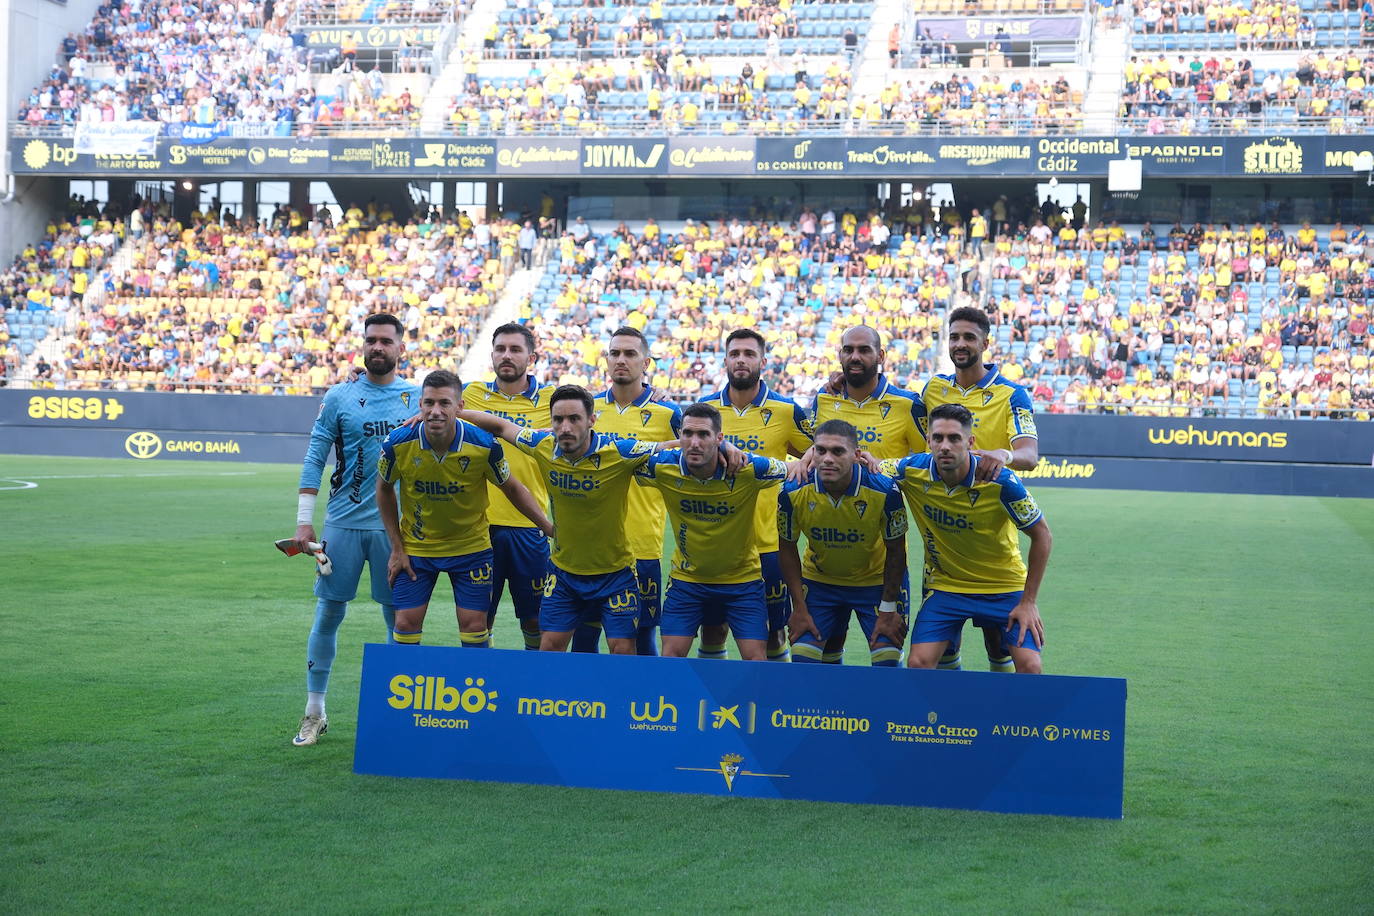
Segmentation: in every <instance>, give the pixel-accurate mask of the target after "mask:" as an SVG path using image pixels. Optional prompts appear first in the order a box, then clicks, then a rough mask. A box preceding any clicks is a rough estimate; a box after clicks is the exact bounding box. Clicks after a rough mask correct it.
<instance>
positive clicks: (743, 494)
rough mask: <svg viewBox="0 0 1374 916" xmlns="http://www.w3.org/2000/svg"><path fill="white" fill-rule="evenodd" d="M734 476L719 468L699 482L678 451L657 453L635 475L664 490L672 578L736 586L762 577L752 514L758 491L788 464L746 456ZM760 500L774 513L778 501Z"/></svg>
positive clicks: (644, 483)
mask: <svg viewBox="0 0 1374 916" xmlns="http://www.w3.org/2000/svg"><path fill="white" fill-rule="evenodd" d="M747 457H748V459H749V460H748V461H747V462H746V463H745V465H744V467H742V468H740V470H739V472H738V473H737V474H732V475H727V474H726V473H725V471H724V470H723V469H721V468H719V467H717V468H716V473H715V474H714V475H712V476H711V477H709V478H707V479H706V480H699V479H697V478H696V477H693V476H692V474H691V473H690V472H688V470H687V467H686V466H685V465H684V464H683V463H682V452H681V451H679V450H677V449H673V450H671V451H667V452H660V453H659V454H657V455H655V456H654V457H653V459H652V460H650V461H648V462H646V463H645V464H644V465H643V467H641V468H640V469H639V471H638V472H636V474H635V483H637V484H639V485H641V486H645V487H655V488H657V489H658V490H659V491H661V492H662V493H663V503H664V505H665V506H666V507H667V509H668V520H669V523H670V525H671V527H672V532H673V544H674V546H675V547H676V550H674V552H673V574H672V575H673V578H674V579H681V580H682V581H683V582H699V583H703V584H708V585H735V584H738V583H740V582H752V581H753V580H755V579H759V578H761V577H762V575H763V572H762V567H761V565H760V563H759V551H758V547H757V546H756V545H755V544H754V518H755V511H756V507H757V505H758V503H759V502H760V501H761V500H760V495H759V494H760V493H761V492H762V491H764V490H768V489H771V488H772V487H776V486H778V485H780V484H781V483H782V480H783V478H784V477H786V476H787V468H786V466H785V465H783V463H782V462H781V461H778V460H777V459H774V458H763V457H760V456H758V455H749V456H747ZM762 501H767V503H768V504H769V505H770V506H771V507H773V510H774V511H776V507H777V501H776V500H774V499H768V498H767V497H766V496H765V497H763V500H762Z"/></svg>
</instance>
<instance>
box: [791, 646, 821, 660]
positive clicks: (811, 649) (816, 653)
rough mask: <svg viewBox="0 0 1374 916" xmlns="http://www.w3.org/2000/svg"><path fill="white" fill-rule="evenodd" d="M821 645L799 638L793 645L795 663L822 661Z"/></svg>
mask: <svg viewBox="0 0 1374 916" xmlns="http://www.w3.org/2000/svg"><path fill="white" fill-rule="evenodd" d="M821 655H822V652H821V647H820V646H818V645H816V644H815V643H813V642H806V641H805V640H798V642H797V644H796V645H794V646H793V647H792V662H793V664H806V665H819V664H820V663H821Z"/></svg>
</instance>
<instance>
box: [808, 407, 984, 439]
mask: <svg viewBox="0 0 1374 916" xmlns="http://www.w3.org/2000/svg"><path fill="white" fill-rule="evenodd" d="M930 419H931V421H932V422H934V421H935V420H955V421H957V422H958V423H959V425H960V426H962V427H963V428H964V429H966V430H969V431H972V430H973V414H971V413H969V409H968V408H967V407H965V406H964V405H963V404H941V405H940V406H939V407H937V408H935V409H934V410H932V411H931V412H930ZM817 432H819V430H817Z"/></svg>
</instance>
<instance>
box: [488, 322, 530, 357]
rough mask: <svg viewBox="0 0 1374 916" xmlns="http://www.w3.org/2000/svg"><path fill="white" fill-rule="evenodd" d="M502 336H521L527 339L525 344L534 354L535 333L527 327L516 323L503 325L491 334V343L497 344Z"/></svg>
mask: <svg viewBox="0 0 1374 916" xmlns="http://www.w3.org/2000/svg"><path fill="white" fill-rule="evenodd" d="M502 334H519V335H520V336H521V337H523V338H525V344H526V346H528V347H529V348H530V352H531V353H533V352H534V350H535V343H534V332H533V331H531V330H530V329H529V328H527V327H525V326H524V325H523V324H517V323H516V322H514V321H510V322H507V323H506V324H503V325H501V326H500V327H499V328H497V329H496V330H494V331H492V332H491V342H492V343H496V338H498V337H500V336H501V335H502Z"/></svg>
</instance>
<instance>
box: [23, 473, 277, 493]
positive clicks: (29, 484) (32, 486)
mask: <svg viewBox="0 0 1374 916" xmlns="http://www.w3.org/2000/svg"><path fill="white" fill-rule="evenodd" d="M255 474H257V471H213V472H210V471H207V472H195V471H170V472H167V473H159V472H156V471H155V472H153V473H150V474H40V475H36V476H35V475H32V474H31V475H29V476H30V477H31V478H32V479H31V480H21V479H19V478H18V477H0V484H6V483H12V484H19V486H17V487H7V486H0V491H4V490H36V489H38V484H37V483H35V482H34V481H38V480H96V479H105V478H120V477H252V476H254V475H255Z"/></svg>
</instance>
